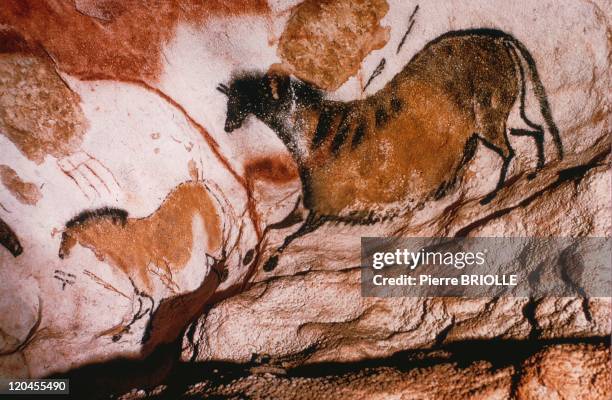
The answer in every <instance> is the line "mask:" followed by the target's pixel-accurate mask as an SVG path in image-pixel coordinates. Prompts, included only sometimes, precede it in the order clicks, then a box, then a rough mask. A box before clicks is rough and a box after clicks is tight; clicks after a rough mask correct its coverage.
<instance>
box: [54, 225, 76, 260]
mask: <svg viewBox="0 0 612 400" xmlns="http://www.w3.org/2000/svg"><path fill="white" fill-rule="evenodd" d="M76 243H77V240H76V238H75V237H74V236H73V234H72V232H71V229H70V228H68V229H66V230H65V231H64V232H62V241H61V243H60V248H59V252H58V254H57V255H58V256H59V258H61V259H64V258H66V257H68V256H69V255H70V250H71V249H72V248H73V247H74V245H75V244H76Z"/></svg>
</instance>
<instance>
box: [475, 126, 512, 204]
mask: <svg viewBox="0 0 612 400" xmlns="http://www.w3.org/2000/svg"><path fill="white" fill-rule="evenodd" d="M480 139H481V140H482V143H483V144H484V145H485V146H486V147H488V148H489V149H491V150H493V151H494V152H496V153H497V154H499V156H500V157H501V158H502V162H503V163H502V167H501V170H500V171H499V179H498V181H497V185H496V186H495V189H493V191H491V193H489V194H488V195H486V196H485V197H484V198H483V199H482V200H480V204H482V205H485V204H488V203H490V202H491V200H493V199H494V198H495V196H496V195H497V192H498V191H499V190H500V189H501V188H502V187H503V186H504V183H505V182H506V175H507V173H508V167H510V161H512V158H514V150H513V149H512V147H510V143H509V141H508V138H507V136H506V145H505V146H503V147H498V146H496V145H494V144H492V143H491V142H489V141H487V140H486V139H483V138H482V137H481V138H480Z"/></svg>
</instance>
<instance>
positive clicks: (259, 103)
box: [218, 29, 563, 270]
mask: <svg viewBox="0 0 612 400" xmlns="http://www.w3.org/2000/svg"><path fill="white" fill-rule="evenodd" d="M528 80H529V81H530V82H531V86H532V87H533V93H534V94H535V96H536V98H537V100H538V102H539V108H540V109H539V112H540V114H541V116H542V119H543V120H544V122H545V125H546V126H545V127H542V126H540V125H539V124H537V123H535V122H533V121H532V120H530V119H529V118H528V116H527V113H526V110H525V96H526V92H527V90H526V88H527V82H528ZM218 89H219V90H220V91H221V92H222V93H224V94H225V95H226V96H227V97H228V101H227V118H226V122H225V130H226V131H227V132H232V131H234V130H235V129H237V128H239V127H240V126H241V125H242V123H243V122H244V120H245V119H246V117H247V116H248V115H249V114H253V115H255V116H256V117H257V118H258V119H260V120H261V121H263V122H264V123H265V124H267V125H268V126H269V127H270V128H271V129H273V130H274V131H275V132H276V134H277V135H278V136H279V138H280V139H281V140H282V141H283V142H284V143H285V145H286V147H287V148H288V150H289V151H290V153H291V154H292V156H293V157H294V159H295V161H296V162H297V165H298V168H299V171H300V177H301V180H302V185H303V191H304V206H305V207H306V208H307V209H308V210H309V214H308V216H307V218H306V221H305V222H304V223H303V225H302V226H301V227H300V228H299V229H298V230H297V231H296V232H295V233H293V234H292V235H290V236H288V237H287V238H286V239H285V241H284V243H283V244H282V245H281V246H280V247H279V248H278V249H277V251H276V254H274V255H273V256H272V257H271V258H270V259H269V261H268V262H267V263H266V264H265V265H264V269H266V270H270V269H272V268H274V266H275V265H276V264H277V262H278V255H279V254H280V253H282V252H283V250H284V249H285V248H286V247H287V246H288V245H289V243H291V242H292V241H293V240H294V239H295V238H297V237H299V236H301V235H304V234H306V233H308V232H311V231H313V230H315V229H317V228H318V227H319V226H320V225H321V224H323V223H324V222H325V221H329V220H335V221H342V222H347V223H373V222H376V221H380V220H383V219H385V218H389V217H391V216H394V215H397V214H398V209H399V208H400V207H402V204H404V206H403V207H405V204H406V202H410V201H411V200H414V202H415V203H416V202H419V201H423V199H427V198H441V197H442V196H444V195H445V194H446V193H447V192H448V191H449V190H450V189H452V188H453V187H454V184H455V183H456V182H457V181H458V180H459V179H460V178H461V176H462V174H463V172H464V170H465V166H466V164H467V163H468V162H469V161H470V159H472V157H473V156H474V154H475V152H476V149H477V147H478V144H479V143H480V144H481V145H484V146H486V147H487V148H489V149H491V150H493V151H494V152H495V153H497V154H498V155H499V157H500V158H501V159H502V167H501V170H500V173H499V178H498V182H497V185H496V187H495V188H494V189H493V191H492V192H491V193H490V194H489V195H487V196H486V197H485V198H484V199H483V200H482V203H483V204H485V203H488V202H490V201H491V200H492V199H493V198H494V197H495V195H496V194H497V192H498V191H499V190H500V189H502V188H503V187H504V183H505V180H506V174H507V171H508V167H509V165H510V162H511V160H512V159H513V157H514V156H515V151H514V149H513V148H512V147H511V145H510V141H509V139H508V134H511V135H517V136H531V137H532V138H533V139H534V142H535V145H536V149H537V154H538V161H537V166H536V170H535V171H534V172H533V173H532V174H531V175H532V176H534V175H535V173H536V172H537V171H538V170H539V169H541V168H542V167H543V166H544V163H545V154H544V137H545V132H546V131H547V132H548V133H549V134H550V136H551V137H552V139H553V141H554V143H555V145H556V148H557V151H558V155H559V157H560V158H562V157H563V148H562V144H561V139H560V136H559V132H558V129H557V127H556V126H555V123H554V121H553V118H552V115H551V112H550V107H549V104H548V100H547V98H546V94H545V90H544V87H543V85H542V82H541V81H540V78H539V76H538V72H537V69H536V65H535V61H534V59H533V57H532V56H531V54H530V53H529V51H528V50H527V49H526V48H525V46H524V45H523V44H522V43H520V42H519V41H518V40H517V39H515V38H514V37H512V36H511V35H509V34H507V33H504V32H501V31H497V30H489V29H480V30H469V31H455V32H449V33H447V34H445V35H443V36H441V37H439V38H437V39H435V40H433V41H432V42H430V43H429V44H427V45H426V46H425V47H424V48H423V49H422V50H421V51H420V52H418V53H417V54H416V55H415V56H414V57H413V58H412V60H411V61H410V62H409V63H408V64H407V65H406V66H405V67H404V69H403V70H402V71H401V72H400V73H398V74H397V75H396V76H395V77H394V78H393V79H392V80H391V81H390V82H389V83H387V85H386V86H385V87H384V88H382V89H381V90H379V91H378V92H377V93H375V94H374V95H372V96H369V97H367V98H365V99H363V100H355V101H351V102H339V101H331V100H326V99H325V98H324V94H323V93H322V92H321V91H319V90H317V89H316V88H314V87H312V86H311V85H309V84H307V83H304V82H301V81H298V80H296V79H293V78H291V77H289V76H284V75H281V74H272V73H269V74H250V75H244V76H240V77H237V78H235V79H234V80H233V81H232V82H231V83H230V85H229V86H226V85H223V84H222V85H220V86H219V88H218ZM515 103H517V104H518V105H519V107H520V114H521V117H522V119H523V121H524V122H525V124H526V125H527V126H528V127H529V128H530V129H509V130H508V129H507V128H506V123H507V120H508V116H509V114H510V111H511V109H512V107H513V106H514V104H515ZM545 128H546V129H545ZM394 208H395V210H396V211H390V210H393V209H394Z"/></svg>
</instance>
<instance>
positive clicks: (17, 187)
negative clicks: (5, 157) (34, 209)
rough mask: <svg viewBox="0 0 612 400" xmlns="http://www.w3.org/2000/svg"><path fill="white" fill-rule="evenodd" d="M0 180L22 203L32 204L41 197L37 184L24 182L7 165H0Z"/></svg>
mask: <svg viewBox="0 0 612 400" xmlns="http://www.w3.org/2000/svg"><path fill="white" fill-rule="evenodd" d="M0 181H2V184H3V185H4V186H5V187H6V188H7V189H8V190H9V192H11V194H12V195H13V196H15V198H16V199H17V200H19V201H20V202H21V203H23V204H28V205H34V204H36V203H37V202H38V200H40V198H41V197H42V194H41V193H40V190H39V189H38V186H36V185H35V184H33V183H29V182H24V181H23V180H22V179H21V178H20V177H19V175H17V172H15V170H13V169H12V168H11V167H9V166H8V165H0Z"/></svg>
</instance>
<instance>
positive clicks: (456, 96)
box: [309, 34, 518, 215]
mask: <svg viewBox="0 0 612 400" xmlns="http://www.w3.org/2000/svg"><path fill="white" fill-rule="evenodd" d="M517 94H518V83H517V79H516V71H515V66H514V64H513V60H512V58H511V56H510V54H509V52H508V50H507V49H506V47H505V44H504V39H503V38H501V37H495V36H488V35H474V34H466V35H445V36H443V37H441V38H439V39H437V40H435V41H433V42H431V43H430V44H429V45H427V46H426V47H425V48H424V49H423V50H421V51H420V52H419V53H418V54H417V55H416V56H415V57H414V58H413V59H412V60H411V62H410V63H408V64H407V65H406V66H405V67H404V69H403V70H402V71H401V72H400V73H398V74H397V75H396V76H395V77H394V78H393V79H392V80H391V81H390V82H389V83H388V84H387V85H386V86H385V87H384V88H383V89H381V90H380V91H379V92H377V93H376V94H375V95H372V96H370V97H369V98H367V99H366V100H363V101H356V102H353V103H352V104H351V105H350V106H351V107H353V110H354V111H353V116H352V119H353V121H351V124H352V129H351V130H350V131H351V132H352V133H351V134H348V135H347V137H346V139H345V140H344V142H345V143H344V144H343V145H342V146H341V147H340V148H339V150H338V151H337V153H336V154H335V155H333V156H331V157H329V156H328V157H323V156H321V154H322V153H323V154H328V153H329V151H330V147H332V146H333V137H334V136H336V135H337V133H338V130H339V129H340V126H339V123H336V125H335V127H332V132H331V133H332V134H330V135H329V137H330V139H329V140H328V141H327V143H326V144H325V145H324V146H322V148H321V149H319V150H318V151H317V152H315V153H314V154H313V157H311V164H310V165H309V167H311V169H312V172H311V177H310V179H309V180H310V182H309V185H310V187H311V188H312V190H311V193H310V196H312V197H313V199H311V200H312V201H311V203H312V204H313V205H314V206H315V207H316V211H317V212H319V213H321V214H324V215H342V214H347V213H352V212H355V211H357V212H358V214H359V213H360V214H365V213H368V212H370V211H382V210H383V209H385V208H388V206H389V204H392V203H398V206H400V207H401V203H402V202H404V201H405V200H406V199H414V200H415V201H418V200H422V199H423V198H424V197H427V196H429V195H431V194H433V193H434V192H435V191H436V190H437V189H438V188H439V186H440V185H441V184H442V183H444V182H445V181H449V180H452V179H453V176H452V175H453V174H454V173H455V172H456V169H457V167H458V164H459V163H460V161H461V159H462V157H463V153H464V147H465V144H466V142H467V140H468V138H469V137H470V136H471V135H472V134H473V133H479V134H480V135H482V136H483V137H485V138H487V140H489V141H490V142H492V143H494V144H499V145H500V146H502V145H504V130H505V125H504V124H505V121H506V119H507V116H508V114H509V112H510V109H511V107H512V105H513V103H514V101H515V99H516V97H517ZM360 126H361V127H364V126H365V133H362V132H360V130H359V127H360ZM356 135H361V136H362V137H361V138H359V140H358V141H357V142H358V144H357V145H355V143H356V140H355V139H356ZM317 153H319V154H317Z"/></svg>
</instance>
